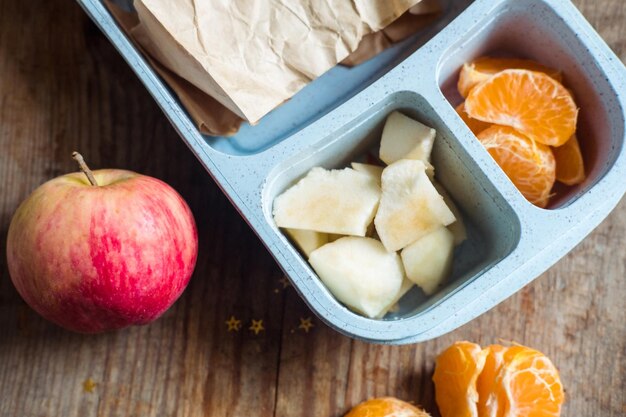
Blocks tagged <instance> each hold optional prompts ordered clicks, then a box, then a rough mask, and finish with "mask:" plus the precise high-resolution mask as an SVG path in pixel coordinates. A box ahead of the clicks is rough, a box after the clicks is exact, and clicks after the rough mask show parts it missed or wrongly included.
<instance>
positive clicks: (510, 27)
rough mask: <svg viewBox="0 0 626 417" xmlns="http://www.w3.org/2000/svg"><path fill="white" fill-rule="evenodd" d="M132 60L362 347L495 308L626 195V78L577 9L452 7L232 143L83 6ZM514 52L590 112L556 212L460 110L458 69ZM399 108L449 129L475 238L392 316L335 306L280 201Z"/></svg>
mask: <svg viewBox="0 0 626 417" xmlns="http://www.w3.org/2000/svg"><path fill="white" fill-rule="evenodd" d="M78 2H79V3H80V4H81V5H82V7H83V8H84V9H85V10H86V12H87V13H88V14H89V15H90V16H91V18H92V19H93V20H94V21H95V22H96V24H98V26H99V27H100V28H101V29H102V31H103V32H104V33H105V34H106V36H107V37H108V38H109V39H110V40H111V42H112V43H113V44H114V45H115V46H116V48H117V49H118V50H119V52H120V53H121V54H122V56H123V57H124V58H125V59H126V60H127V61H128V63H129V64H130V66H131V67H132V68H133V70H134V71H135V72H136V73H137V75H138V77H139V78H140V79H141V81H142V82H143V83H144V84H145V86H146V88H147V89H148V90H149V91H150V93H151V94H152V95H153V97H154V98H155V100H156V101H157V103H158V104H159V106H160V107H161V108H162V109H163V111H164V112H165V114H166V116H167V117H168V118H169V120H170V121H171V123H172V124H173V125H174V127H175V128H176V129H177V131H178V132H179V134H180V136H181V137H182V139H183V140H184V141H185V142H186V143H187V144H188V146H189V147H190V149H191V150H192V151H193V152H194V153H195V155H196V156H197V157H198V159H199V160H200V161H201V162H202V164H203V165H204V166H205V168H206V169H207V170H208V172H209V173H210V174H211V175H212V176H213V178H214V179H215V181H216V182H217V183H218V184H219V186H220V187H221V188H222V190H223V191H224V193H226V195H227V196H228V197H229V198H230V199H231V201H232V203H233V205H234V206H235V207H236V208H237V209H238V210H239V212H240V213H241V215H242V216H243V217H244V218H245V219H246V221H247V222H248V223H249V224H250V226H251V227H252V228H253V229H254V230H255V232H256V233H257V234H258V235H259V237H260V238H261V240H262V241H263V243H264V244H265V245H266V247H267V249H268V250H269V251H270V253H271V254H272V255H273V256H274V258H275V259H276V261H277V262H278V264H279V265H280V266H281V268H282V269H283V270H284V272H285V273H286V274H287V276H288V277H289V278H290V280H291V282H292V284H293V286H294V287H295V289H296V290H297V291H298V293H299V294H300V296H301V297H302V298H303V299H304V300H305V301H306V303H307V304H308V305H309V306H310V307H311V309H312V310H313V311H314V312H315V313H316V314H317V315H318V316H319V317H320V318H321V319H322V320H323V321H324V322H326V323H327V324H328V325H329V326H331V327H332V328H334V329H336V330H337V331H339V332H341V333H344V334H346V335H349V336H351V337H355V338H359V339H363V340H367V341H371V342H378V343H389V344H402V343H413V342H419V341H424V340H428V339H431V338H434V337H437V336H440V335H442V334H444V333H446V332H449V331H451V330H453V329H455V328H457V327H459V326H460V325H462V324H464V323H466V322H468V321H469V320H471V319H473V318H475V317H476V316H478V315H480V314H481V313H483V312H485V311H487V310H489V309H490V308H492V307H494V306H495V305H497V304H498V303H499V302H501V301H502V300H504V299H505V298H507V297H509V296H510V295H512V294H513V293H515V292H516V291H518V290H519V289H521V288H522V287H523V286H524V285H526V284H527V283H529V282H530V281H532V280H533V279H534V278H536V277H537V276H539V275H540V274H541V273H543V272H544V271H545V270H546V269H548V268H549V267H550V266H551V265H553V264H554V263H555V262H557V261H558V260H559V259H560V258H561V257H562V256H564V255H565V254H566V253H567V252H568V251H570V250H571V249H572V248H573V247H574V246H575V245H576V244H578V243H579V242H580V241H581V240H582V239H583V238H584V237H585V236H586V235H587V234H589V233H590V232H591V230H593V229H594V228H595V227H596V226H597V225H598V224H599V223H600V222H601V221H602V220H603V219H604V218H605V217H606V216H607V215H608V214H609V213H610V211H611V210H612V209H613V208H614V207H615V206H616V205H617V203H618V202H619V200H620V199H621V197H622V196H623V194H624V192H625V191H626V181H624V180H623V178H625V177H626V172H625V170H626V165H625V155H624V147H623V142H624V137H625V120H626V110H625V107H626V106H625V104H626V97H625V95H624V94H625V93H626V85H625V83H626V69H625V68H624V66H623V64H622V63H621V62H620V60H619V59H618V58H617V57H616V56H615V55H614V54H613V52H612V51H611V50H610V49H609V47H608V46H607V45H606V44H605V43H604V42H603V41H602V39H601V38H600V37H599V35H598V34H597V33H596V32H595V31H594V30H593V29H592V27H591V26H590V25H589V23H588V22H587V21H586V20H585V19H584V17H583V16H582V15H581V14H580V13H579V12H578V10H577V9H576V8H575V6H574V5H573V4H572V3H571V2H570V1H569V0H476V1H473V2H471V1H467V0H466V1H463V0H461V1H455V0H451V1H450V4H449V5H448V8H447V11H446V13H445V14H444V16H443V17H442V18H441V20H440V22H439V24H437V25H435V26H434V27H432V28H431V29H430V30H429V31H427V32H423V33H420V34H418V35H416V36H414V37H413V38H411V39H409V40H408V41H406V42H403V43H402V44H400V45H397V46H396V47H394V48H393V49H391V50H388V51H386V52H384V53H383V54H382V55H380V56H378V57H376V58H375V59H373V60H370V61H369V62H367V63H365V64H363V65H361V66H359V67H357V68H355V69H346V68H341V67H338V68H334V69H333V70H331V71H330V72H329V73H327V74H325V75H324V76H322V77H321V78H320V79H318V80H316V81H314V82H313V83H312V84H311V85H309V86H308V87H306V88H305V89H304V90H302V91H301V92H300V93H298V94H297V95H296V96H295V97H294V98H293V99H292V100H291V101H289V102H288V103H286V104H285V105H283V106H281V107H280V108H279V109H277V110H275V111H274V112H272V113H271V114H270V115H269V116H267V117H266V118H264V119H263V121H262V122H261V123H260V124H259V125H257V126H254V127H250V126H244V128H243V129H242V130H241V131H240V132H239V133H238V134H237V135H236V136H235V137H232V138H219V137H218V138H209V137H205V136H202V135H201V134H200V133H199V132H198V130H197V128H196V127H195V126H194V124H193V122H192V120H191V119H190V118H189V116H188V115H187V113H186V112H185V110H184V109H183V108H182V107H181V105H180V103H179V102H178V101H177V99H176V98H175V96H174V95H173V94H172V92H171V91H170V90H169V89H168V88H167V86H166V85H165V84H164V83H163V81H162V80H161V79H160V78H159V77H158V75H156V73H155V72H154V70H153V69H152V68H151V67H150V65H149V64H148V63H147V62H146V60H144V59H143V58H142V56H141V54H140V53H139V52H138V51H137V49H136V48H134V47H133V45H132V43H131V42H130V41H129V39H127V37H126V36H125V35H124V33H123V32H122V31H121V30H120V28H119V27H118V26H117V25H116V23H115V21H114V20H113V18H112V17H111V15H110V14H109V13H108V12H107V10H106V8H105V7H104V5H103V4H102V3H101V1H100V0H78ZM491 53H494V54H511V55H516V56H520V57H524V58H530V59H534V60H537V61H540V62H542V63H544V64H546V65H548V66H552V67H554V68H558V69H560V70H562V71H563V74H564V76H565V82H566V85H567V86H568V87H569V88H570V89H571V90H573V94H574V95H575V97H576V100H577V104H578V105H579V106H580V108H581V112H580V118H579V126H578V132H579V138H580V139H581V146H582V148H583V153H584V155H585V158H586V161H585V162H586V166H587V179H586V180H585V182H584V183H582V184H580V185H579V186H576V187H573V188H571V189H568V190H567V191H566V192H563V193H560V194H559V196H558V197H557V198H555V199H553V200H552V201H551V203H550V205H549V206H548V208H547V209H540V208H537V207H535V206H533V205H532V204H530V203H529V202H528V201H527V200H526V199H525V198H524V197H523V196H522V195H521V194H520V193H519V192H518V191H517V189H516V188H515V187H514V185H513V184H512V183H511V182H510V181H509V180H508V178H507V177H506V176H505V174H504V173H503V172H502V170H500V169H499V167H498V166H497V165H496V163H495V162H494V161H493V160H492V159H491V157H490V156H489V154H488V153H487V152H486V151H485V149H484V148H483V147H482V146H481V145H480V143H478V141H477V140H476V138H475V137H474V135H473V134H472V133H471V132H470V130H469V129H468V128H467V127H466V126H465V124H464V123H463V122H462V120H461V119H460V118H459V117H458V116H457V113H456V112H455V110H454V106H455V105H456V104H458V102H460V100H461V98H460V97H459V96H458V95H457V93H456V92H455V91H456V90H455V83H456V78H457V76H458V70H459V68H460V66H461V65H462V64H463V63H464V62H467V61H469V60H471V59H473V58H476V57H478V56H481V55H485V54H491ZM394 110H401V111H402V112H404V113H405V114H407V115H409V116H411V117H414V118H416V119H417V120H420V121H421V122H423V123H425V124H427V125H430V126H432V127H434V128H435V129H437V139H436V144H435V148H434V150H433V156H432V157H433V165H435V167H436V169H437V177H438V180H439V181H440V182H441V183H442V184H443V185H444V186H445V187H446V188H447V189H448V191H449V192H450V194H452V196H453V198H454V199H455V200H456V202H457V203H458V205H459V206H460V208H461V211H462V212H463V214H464V219H465V220H466V223H467V224H468V229H469V238H468V240H467V241H466V242H464V243H463V244H462V245H461V246H459V247H458V248H457V249H456V252H455V263H454V267H453V272H452V277H451V279H450V280H449V281H448V283H447V284H446V286H445V287H443V288H442V289H441V290H440V291H438V292H436V293H435V294H433V295H432V296H428V297H427V296H426V295H424V294H423V293H422V292H421V291H420V290H419V289H414V290H413V291H411V292H410V293H409V294H408V295H407V296H406V297H404V298H403V299H402V301H401V304H400V308H399V310H398V311H397V312H395V313H394V314H392V315H388V316H387V317H386V318H385V319H383V320H374V319H368V318H365V317H362V316H360V315H357V314H355V313H353V312H352V311H350V310H349V309H347V308H346V307H344V306H343V305H342V304H340V303H339V302H337V301H336V300H335V299H334V298H333V296H332V295H331V294H330V293H329V291H328V290H327V289H326V288H325V286H324V285H323V284H322V282H321V281H320V280H319V279H318V278H317V276H316V275H315V273H314V271H313V270H312V269H311V267H310V266H309V264H308V263H307V261H306V260H305V259H303V257H302V256H301V255H300V254H299V253H298V251H297V250H296V249H295V248H294V246H293V245H292V244H291V243H290V242H289V241H288V239H287V238H286V237H285V236H284V235H283V234H282V233H281V232H280V230H279V229H278V228H277V227H276V225H275V223H274V221H273V219H272V203H273V200H274V198H275V197H276V196H277V195H278V194H280V193H281V192H282V191H284V190H285V189H286V188H287V187H289V186H290V185H291V184H293V183H294V182H295V181H297V180H298V179H299V178H300V177H301V176H303V175H304V174H305V173H306V172H307V171H308V170H309V169H310V168H311V167H314V166H323V167H326V168H335V167H341V166H344V165H346V164H347V163H348V162H349V161H351V160H354V159H355V157H356V156H357V155H359V154H361V153H363V152H364V151H365V150H367V149H369V148H371V147H372V146H373V145H374V144H375V143H376V142H377V141H378V140H379V138H380V134H381V130H382V125H383V123H384V120H385V118H386V116H387V115H388V114H389V113H390V112H392V111H394Z"/></svg>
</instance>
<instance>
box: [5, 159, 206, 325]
mask: <svg viewBox="0 0 626 417" xmlns="http://www.w3.org/2000/svg"><path fill="white" fill-rule="evenodd" d="M79 159H80V161H79V163H80V162H82V158H81V157H80V155H78V158H77V160H79ZM84 168H85V169H86V170H84V172H85V174H88V175H92V174H93V175H92V177H91V179H90V180H88V177H87V176H86V175H85V174H83V173H73V174H67V175H63V176H60V177H57V178H54V179H52V180H50V181H48V182H46V183H45V184H43V185H41V186H40V187H39V188H37V189H36V190H35V191H34V192H33V193H32V194H31V195H30V196H29V197H28V198H27V199H26V200H25V201H24V202H23V203H22V204H21V205H20V207H19V208H18V209H17V212H16V213H15V215H14V216H13V219H12V221H11V225H10V227H9V234H8V242H7V258H8V266H9V273H10V275H11V279H12V280H13V283H14V284H15V287H16V288H17V290H18V292H19V293H20V295H21V296H22V297H23V298H24V300H25V301H26V302H27V303H28V304H29V305H30V306H31V307H32V308H33V309H35V310H36V311H37V312H38V313H39V314H41V315H42V316H43V317H45V318H47V319H48V320H50V321H52V322H54V323H56V324H58V325H60V326H62V327H64V328H66V329H69V330H73V331H77V332H82V333H96V332H101V331H106V330H114V329H119V328H122V327H126V326H129V325H133V324H145V323H148V322H151V321H153V320H155V319H156V318H158V317H159V316H160V315H161V314H163V313H164V312H165V311H166V310H167V309H168V308H169V307H170V306H171V305H172V304H173V303H174V301H176V299H177V298H178V297H179V296H180V295H181V293H182V292H183V290H184V289H185V287H186V286H187V283H188V282H189V278H190V277H191V274H192V272H193V269H194V266H195V263H196V258H197V252H198V236H197V232H196V225H195V222H194V219H193V215H192V213H191V211H190V210H189V207H188V206H187V204H186V203H185V201H184V200H183V199H182V197H181V196H180V195H179V194H178V193H177V192H176V191H175V190H174V189H172V188H171V187H170V186H169V185H167V184H165V183H164V182H162V181H160V180H158V179H155V178H152V177H148V176H145V175H140V174H137V173H134V172H130V171H123V170H116V169H103V170H99V171H93V173H92V172H91V171H89V169H88V168H86V166H84ZM90 181H93V182H97V185H92V184H91V183H90Z"/></svg>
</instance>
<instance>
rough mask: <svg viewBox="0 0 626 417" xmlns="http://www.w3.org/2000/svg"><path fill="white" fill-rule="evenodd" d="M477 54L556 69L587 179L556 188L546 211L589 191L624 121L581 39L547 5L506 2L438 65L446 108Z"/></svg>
mask: <svg viewBox="0 0 626 417" xmlns="http://www.w3.org/2000/svg"><path fill="white" fill-rule="evenodd" d="M481 56H505V57H519V58H526V59H532V60H535V61H537V62H540V63H542V64H544V65H546V66H548V67H552V68H555V69H558V70H561V71H562V73H563V76H564V77H563V78H564V85H565V86H566V87H567V88H569V89H571V90H572V91H573V94H574V98H575V100H576V104H577V105H578V106H579V108H580V109H581V110H580V112H579V119H578V128H577V137H578V140H579V142H580V145H581V150H582V153H583V156H584V158H585V165H586V166H585V168H586V171H587V178H586V180H585V181H584V182H583V183H582V184H580V185H578V186H574V187H567V186H564V185H562V184H557V188H555V191H556V196H555V197H553V198H552V199H551V201H550V205H549V207H548V208H559V207H563V206H565V205H568V204H570V203H572V202H573V201H575V200H576V198H577V197H579V196H580V195H582V194H583V193H585V192H586V191H588V190H589V189H590V188H592V187H593V186H594V185H595V184H596V183H597V182H598V180H600V179H601V178H602V177H603V176H604V175H605V174H606V172H607V171H608V170H609V169H610V168H611V166H612V165H613V163H614V162H615V158H616V156H617V155H618V152H616V150H618V149H620V148H621V147H622V146H623V141H624V119H623V117H622V114H621V112H612V111H611V109H614V108H616V106H618V99H617V94H616V92H615V90H614V87H613V86H612V85H611V84H609V82H608V81H607V78H606V76H605V74H604V71H603V70H602V68H600V67H599V65H598V63H597V61H596V60H594V59H593V56H592V55H591V53H590V51H589V49H588V48H587V47H586V46H585V45H584V44H583V42H582V41H581V38H580V35H579V34H577V33H575V32H574V31H573V30H572V29H571V27H570V26H568V25H567V24H566V23H565V21H564V20H563V18H562V17H561V16H559V15H558V14H557V13H556V12H555V11H554V10H553V9H552V8H551V7H550V5H548V4H546V3H544V2H542V1H539V0H508V1H505V2H503V3H502V4H501V5H500V6H499V7H498V8H497V9H496V10H495V11H494V12H493V13H492V14H490V15H488V16H485V18H484V19H483V20H481V21H478V22H476V23H475V24H474V26H472V27H468V28H467V32H466V33H465V35H464V36H461V37H460V38H459V39H458V40H456V42H455V43H454V44H452V46H451V47H450V48H449V49H448V50H447V51H446V53H445V54H444V56H443V58H442V59H441V61H440V64H439V84H440V87H441V90H442V92H443V94H444V95H445V96H446V98H447V99H448V100H449V102H450V104H451V105H452V106H454V107H456V106H457V105H458V104H460V103H461V101H462V100H463V99H462V97H461V96H460V95H459V93H458V90H457V87H456V83H457V81H458V77H459V69H460V68H461V66H462V65H463V63H466V62H471V61H472V60H474V59H476V58H478V57H481Z"/></svg>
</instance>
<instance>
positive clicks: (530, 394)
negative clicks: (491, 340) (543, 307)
mask: <svg viewBox="0 0 626 417" xmlns="http://www.w3.org/2000/svg"><path fill="white" fill-rule="evenodd" d="M433 382H434V383H435V397H436V400H437V405H438V406H439V411H440V413H441V416H442V417H558V416H559V415H560V414H561V406H562V404H563V402H564V400H565V395H564V393H563V386H562V384H561V379H560V377H559V372H558V370H557V369H556V367H555V366H554V365H553V364H552V362H551V361H550V359H548V358H547V357H546V356H545V355H544V354H543V353H541V352H539V351H537V350H534V349H531V348H528V347H525V346H521V345H513V346H510V347H507V346H501V345H491V346H488V347H487V348H485V349H481V347H480V346H478V345H477V344H474V343H470V342H456V343H455V344H453V345H452V346H450V347H449V348H448V349H446V350H445V351H444V352H443V353H441V355H439V357H438V358H437V361H436V364H435V374H434V375H433Z"/></svg>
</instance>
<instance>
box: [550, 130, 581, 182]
mask: <svg viewBox="0 0 626 417" xmlns="http://www.w3.org/2000/svg"><path fill="white" fill-rule="evenodd" d="M552 152H553V153H554V159H555V160H556V179H557V181H560V182H562V183H563V184H565V185H576V184H580V183H581V182H583V181H584V180H585V164H584V162H583V156H582V153H581V152H580V144H579V143H578V138H577V137H576V135H573V136H572V137H571V138H570V139H569V140H568V141H567V142H565V144H563V146H559V147H558V148H554V149H553V150H552Z"/></svg>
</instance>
